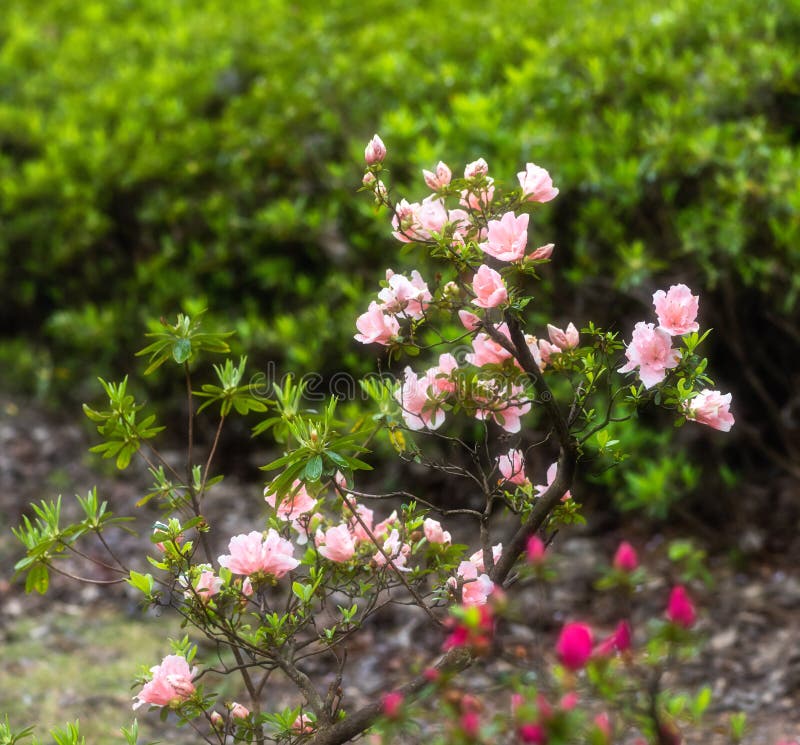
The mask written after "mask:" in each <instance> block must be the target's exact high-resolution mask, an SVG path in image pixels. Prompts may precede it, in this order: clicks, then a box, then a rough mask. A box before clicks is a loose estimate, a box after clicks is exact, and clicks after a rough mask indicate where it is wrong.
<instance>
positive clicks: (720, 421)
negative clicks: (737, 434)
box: [686, 390, 735, 432]
mask: <svg viewBox="0 0 800 745" xmlns="http://www.w3.org/2000/svg"><path fill="white" fill-rule="evenodd" d="M730 405H731V394H730V393H726V394H725V395H722V394H721V393H720V392H719V391H710V390H705V391H700V393H698V394H697V395H696V396H695V397H694V398H693V399H692V400H691V401H689V404H688V407H687V412H686V418H687V419H691V420H693V421H695V422H700V423H701V424H706V425H708V426H709V427H713V428H714V429H718V430H721V431H722V432H729V431H730V429H731V427H732V426H733V425H734V423H735V420H734V418H733V414H731V412H730Z"/></svg>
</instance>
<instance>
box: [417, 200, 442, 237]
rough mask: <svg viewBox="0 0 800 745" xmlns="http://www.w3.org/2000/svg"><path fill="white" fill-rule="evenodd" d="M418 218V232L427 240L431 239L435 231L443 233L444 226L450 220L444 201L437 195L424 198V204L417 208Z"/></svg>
mask: <svg viewBox="0 0 800 745" xmlns="http://www.w3.org/2000/svg"><path fill="white" fill-rule="evenodd" d="M416 218H417V222H418V223H419V226H420V230H419V231H418V232H419V234H420V235H422V236H423V237H424V239H425V240H430V238H431V237H432V234H433V233H442V231H443V230H444V226H445V225H446V224H447V223H448V222H449V216H448V214H447V208H446V207H445V205H444V202H443V201H442V200H441V199H439V198H438V197H436V196H435V195H431V196H429V197H426V198H425V199H423V200H422V204H420V205H419V207H418V208H417V210H416Z"/></svg>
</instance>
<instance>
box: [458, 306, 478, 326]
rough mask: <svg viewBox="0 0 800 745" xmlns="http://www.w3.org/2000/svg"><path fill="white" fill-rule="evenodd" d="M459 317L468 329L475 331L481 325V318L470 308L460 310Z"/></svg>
mask: <svg viewBox="0 0 800 745" xmlns="http://www.w3.org/2000/svg"><path fill="white" fill-rule="evenodd" d="M458 318H459V320H460V321H461V323H462V325H463V326H464V328H465V329H467V331H474V330H475V329H476V328H478V326H479V325H480V322H481V319H480V318H478V316H476V315H475V314H474V313H470V312H469V311H468V310H460V311H458Z"/></svg>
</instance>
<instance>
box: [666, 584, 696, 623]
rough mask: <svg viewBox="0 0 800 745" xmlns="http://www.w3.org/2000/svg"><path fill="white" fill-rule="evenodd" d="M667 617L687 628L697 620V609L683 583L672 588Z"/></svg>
mask: <svg viewBox="0 0 800 745" xmlns="http://www.w3.org/2000/svg"><path fill="white" fill-rule="evenodd" d="M667 618H668V619H669V620H670V621H671V622H672V623H674V624H676V625H678V626H683V628H685V629H690V628H691V627H692V626H694V624H695V621H696V620H697V611H696V610H695V607H694V604H693V603H692V600H691V598H690V597H689V594H688V593H687V592H686V588H685V587H683V585H676V586H675V587H673V588H672V592H671V593H670V595H669V602H668V603H667Z"/></svg>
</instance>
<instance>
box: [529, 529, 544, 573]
mask: <svg viewBox="0 0 800 745" xmlns="http://www.w3.org/2000/svg"><path fill="white" fill-rule="evenodd" d="M545 553H546V547H545V545H544V541H543V540H542V539H541V538H539V536H538V535H532V536H531V537H530V538H528V544H527V554H528V561H529V562H530V563H531V564H533V565H534V566H536V565H538V564H542V563H544V557H545Z"/></svg>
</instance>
